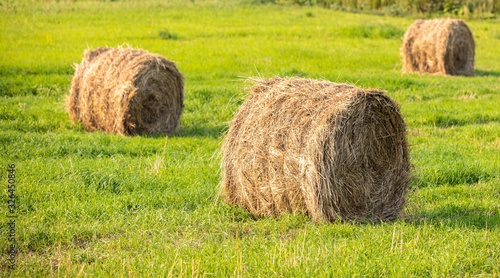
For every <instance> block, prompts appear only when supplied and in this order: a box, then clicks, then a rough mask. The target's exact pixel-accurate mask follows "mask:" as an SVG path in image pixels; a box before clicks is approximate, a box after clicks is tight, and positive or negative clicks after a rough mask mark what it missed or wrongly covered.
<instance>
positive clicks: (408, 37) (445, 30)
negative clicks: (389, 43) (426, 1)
mask: <svg viewBox="0 0 500 278" xmlns="http://www.w3.org/2000/svg"><path fill="white" fill-rule="evenodd" d="M475 47H476V46H475V42H474V37H473V35H472V32H471V31H470V29H469V27H467V24H465V23H464V22H463V21H462V20H458V19H449V18H448V19H430V20H422V19H419V20H416V21H415V22H414V23H413V24H412V25H411V26H410V28H408V30H407V31H406V33H405V35H404V38H403V46H402V47H401V54H402V56H403V72H405V73H411V72H419V73H429V74H442V75H474V55H475Z"/></svg>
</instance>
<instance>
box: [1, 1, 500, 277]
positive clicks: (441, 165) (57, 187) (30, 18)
mask: <svg viewBox="0 0 500 278" xmlns="http://www.w3.org/2000/svg"><path fill="white" fill-rule="evenodd" d="M228 2H229V1H228ZM0 3H1V5H0V12H1V17H0V28H1V32H0V98H1V99H0V101H1V105H0V127H1V130H0V142H1V143H0V165H1V166H0V167H1V169H2V171H1V174H0V186H1V192H2V194H1V200H0V207H1V209H0V211H1V214H0V215H1V216H0V223H1V236H0V250H1V259H0V276H13V277H14V276H16V277H46V276H71V277H73V276H78V277H84V276H94V277H108V276H113V277H162V276H163V277H170V276H173V277H179V276H183V277H186V276H187V277H192V276H193V277H202V276H205V277H212V276H213V277H223V276H235V277H270V276H271V277H272V276H278V277H314V276H317V277H365V276H368V277H380V276H396V277H412V276H413V277H422V276H423V277H453V276H459V277H469V276H480V277H487V276H491V277H498V276H499V275H500V104H499V103H500V62H499V61H500V48H499V47H498V45H500V20H498V19H495V20H483V21H467V24H468V25H469V27H470V28H471V30H472V32H473V34H474V37H475V40H476V45H477V47H476V73H477V75H476V76H474V77H442V76H428V75H412V74H410V75H402V74H401V70H400V69H401V66H402V62H401V57H400V54H399V48H400V46H401V43H402V36H403V34H404V32H405V31H406V29H407V28H408V27H409V26H410V24H411V23H412V22H413V20H414V19H411V18H392V17H380V16H375V15H366V14H365V15H362V14H349V13H341V12H335V11H332V10H327V9H321V8H312V7H305V8H299V7H293V6H267V5H260V6H251V5H246V4H244V3H240V2H238V1H234V2H229V3H224V1H208V0H206V1H200V0H196V1H194V0H193V1H180V0H177V1H168V2H167V1H161V3H160V1H152V0H149V1H143V3H141V4H139V3H138V2H137V3H136V2H129V1H116V2H103V1H88V2H86V1H75V2H74V3H72V2H67V1H61V2H54V1H51V2H38V1H37V2H35V1H20V2H17V3H16V2H14V1H1V2H0ZM124 44H128V45H130V46H132V47H137V48H143V49H146V50H148V51H150V52H154V53H158V54H160V55H162V56H164V57H166V58H167V59H170V60H173V61H176V62H177V66H178V68H179V70H180V71H181V72H182V73H183V74H184V76H185V79H186V80H185V85H186V89H185V109H184V113H183V116H182V119H181V125H180V126H181V128H180V131H179V132H178V133H176V134H169V135H168V137H165V136H136V137H120V136H117V135H112V134H105V133H101V132H94V133H89V132H86V131H85V130H84V129H83V128H82V127H81V126H80V125H72V124H71V122H70V121H69V118H68V115H67V114H66V112H65V97H66V95H68V93H69V85H70V82H71V78H72V74H73V72H74V68H73V65H74V64H75V63H79V62H80V61H81V58H82V55H83V51H84V50H85V49H86V48H87V47H98V46H118V45H124ZM256 75H260V76H263V77H272V76H275V75H278V76H294V75H302V77H307V78H317V79H327V80H331V81H336V82H349V83H353V84H356V85H358V86H360V87H367V88H380V89H383V90H386V91H387V92H388V94H389V95H390V96H391V97H392V98H394V99H395V100H396V101H397V102H398V103H399V104H400V106H401V110H402V113H403V114H404V117H405V120H406V122H407V124H408V126H409V130H408V138H409V141H410V143H411V155H412V156H411V160H412V163H413V164H414V167H415V169H414V174H415V180H414V182H413V185H412V192H411V195H410V197H409V200H408V205H407V207H406V209H405V211H404V213H403V216H402V217H401V218H400V219H399V220H397V221H395V222H388V223H377V224H357V223H334V224H325V223H319V224H317V223H313V222H312V221H311V220H310V219H309V218H307V217H306V216H304V215H285V216H283V217H281V218H278V219H253V218H252V217H251V215H250V214H249V213H248V212H246V211H245V210H242V209H239V208H235V207H231V206H228V205H226V204H224V203H223V202H220V201H218V200H217V185H218V183H219V181H220V179H221V177H220V170H219V163H220V155H219V151H220V150H219V148H220V143H221V141H222V139H223V133H224V132H225V131H226V130H227V128H228V124H227V123H228V121H230V120H231V117H232V115H233V113H235V111H237V109H238V107H239V105H240V104H241V102H242V100H244V99H245V94H246V93H245V90H244V87H245V84H244V79H245V78H247V77H251V76H256ZM10 164H15V168H16V189H15V190H16V191H15V194H16V195H17V200H16V201H17V207H16V209H15V213H16V215H17V216H18V217H17V218H16V220H15V221H16V234H15V238H16V243H17V247H18V249H19V254H18V256H17V258H16V269H15V270H13V271H11V270H8V267H9V266H10V262H9V261H8V256H9V254H8V252H9V244H10V242H9V241H8V234H9V229H8V228H9V227H8V225H7V222H8V221H10V220H11V219H10V218H8V217H9V215H11V214H10V213H9V210H8V201H9V198H8V172H7V170H8V165H10Z"/></svg>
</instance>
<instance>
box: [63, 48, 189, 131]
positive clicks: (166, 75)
mask: <svg viewBox="0 0 500 278" xmlns="http://www.w3.org/2000/svg"><path fill="white" fill-rule="evenodd" d="M183 90H184V79H183V77H182V75H181V73H180V72H179V71H178V70H177V68H176V67H175V65H174V63H173V62H171V61H169V60H167V59H165V58H163V57H161V56H159V55H156V54H152V53H149V52H147V51H145V50H140V49H131V48H106V47H100V48H97V49H95V50H87V51H85V53H84V58H83V60H82V62H81V63H80V64H79V65H77V66H76V71H75V75H74V76H73V81H72V83H71V92H70V95H69V96H68V99H67V102H66V104H67V110H68V112H69V116H70V118H71V120H72V121H73V122H76V121H81V122H82V123H83V125H84V127H85V128H86V129H88V130H90V131H93V130H102V131H106V132H112V133H118V134H126V135H132V134H143V133H167V132H171V131H174V130H176V129H177V128H178V126H179V120H180V117H181V114H182V109H183V101H184V92H183Z"/></svg>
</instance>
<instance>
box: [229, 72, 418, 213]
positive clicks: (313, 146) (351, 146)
mask: <svg viewBox="0 0 500 278" xmlns="http://www.w3.org/2000/svg"><path fill="white" fill-rule="evenodd" d="M250 91H251V94H250V96H249V98H248V99H247V100H246V101H245V102H244V103H243V104H242V105H241V107H240V109H239V111H238V113H237V114H236V116H235V117H234V119H233V120H232V122H231V125H230V128H229V131H228V134H227V136H226V138H225V142H224V144H223V158H222V165H221V167H222V172H223V179H222V182H221V185H220V186H221V188H220V189H221V194H222V196H224V198H225V200H226V202H228V203H231V204H236V205H240V206H242V207H244V208H246V209H247V210H249V211H250V212H251V213H252V214H253V215H254V216H256V217H262V216H277V215H280V214H282V213H284V212H291V213H295V212H297V211H302V212H305V213H307V214H309V215H310V216H311V217H312V218H313V220H314V221H335V220H336V219H338V218H341V219H344V220H347V219H356V220H360V219H371V220H374V221H377V220H387V219H389V220H390V219H393V218H395V217H397V216H398V215H399V213H400V211H401V210H402V208H403V206H404V204H405V197H406V194H407V192H408V188H409V184H410V180H411V169H410V168H411V167H410V161H409V153H408V145H407V141H406V124H405V122H404V120H403V118H402V116H401V114H400V113H399V108H398V106H397V104H396V103H395V102H393V101H392V100H391V99H390V98H389V97H388V96H387V95H386V94H385V93H384V92H382V91H379V90H364V89H360V88H357V87H355V86H351V85H347V84H336V83H332V82H329V81H318V80H312V79H302V78H296V77H294V78H286V79H284V78H278V77H276V78H271V79H268V80H260V81H258V83H257V84H256V85H254V86H253V87H252V88H250Z"/></svg>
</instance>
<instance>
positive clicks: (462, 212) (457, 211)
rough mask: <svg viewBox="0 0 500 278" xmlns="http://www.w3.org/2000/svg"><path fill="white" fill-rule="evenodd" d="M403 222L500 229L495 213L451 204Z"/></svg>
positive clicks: (499, 222)
mask: <svg viewBox="0 0 500 278" xmlns="http://www.w3.org/2000/svg"><path fill="white" fill-rule="evenodd" d="M401 221H402V222H406V223H409V224H414V225H430V224H432V225H437V226H446V227H453V228H465V227H475V228H477V229H495V228H497V227H500V215H498V213H496V212H494V211H486V210H483V209H481V208H464V207H461V206H457V205H450V204H449V205H446V206H444V207H441V208H437V209H435V210H432V211H424V212H420V213H416V214H413V215H411V214H410V215H407V216H406V217H404V218H402V219H401Z"/></svg>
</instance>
